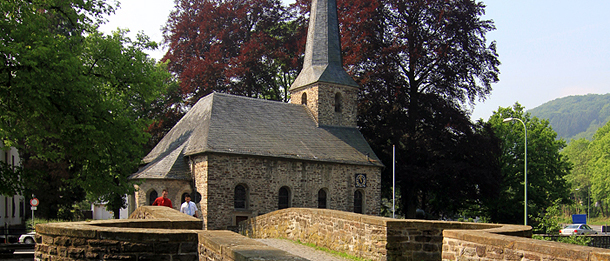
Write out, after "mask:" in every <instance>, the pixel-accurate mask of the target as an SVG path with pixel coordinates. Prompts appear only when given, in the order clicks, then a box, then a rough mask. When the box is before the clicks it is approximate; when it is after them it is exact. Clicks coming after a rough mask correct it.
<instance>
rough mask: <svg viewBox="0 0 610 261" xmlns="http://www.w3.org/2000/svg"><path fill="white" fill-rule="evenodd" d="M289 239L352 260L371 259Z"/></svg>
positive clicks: (362, 260)
mask: <svg viewBox="0 0 610 261" xmlns="http://www.w3.org/2000/svg"><path fill="white" fill-rule="evenodd" d="M286 240H289V239H286ZM289 241H291V242H293V243H297V244H300V245H304V246H308V247H311V248H313V249H315V250H320V251H324V252H326V253H329V254H331V255H334V256H338V257H342V258H346V259H350V260H355V261H369V260H370V259H364V258H361V257H357V256H352V255H350V254H347V253H343V252H339V251H335V250H331V249H328V248H325V247H321V246H317V245H315V244H313V243H305V242H301V241H300V240H297V241H293V240H289Z"/></svg>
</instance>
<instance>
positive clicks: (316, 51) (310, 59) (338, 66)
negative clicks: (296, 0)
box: [290, 0, 359, 90]
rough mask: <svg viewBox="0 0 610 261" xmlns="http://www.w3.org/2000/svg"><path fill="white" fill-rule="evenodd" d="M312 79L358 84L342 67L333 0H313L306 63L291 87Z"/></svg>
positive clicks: (354, 85) (335, 7)
mask: <svg viewBox="0 0 610 261" xmlns="http://www.w3.org/2000/svg"><path fill="white" fill-rule="evenodd" d="M315 82H325V83H335V84H341V85H346V86H353V87H359V86H358V84H357V83H356V82H355V81H354V79H352V77H351V76H349V75H348V74H347V72H345V70H344V69H343V59H342V57H341V38H340V36H339V21H338V19H337V1H336V0H312V3H311V12H310V15H309V28H308V31H307V43H306V44H305V62H304V63H303V69H302V70H301V73H299V76H298V77H297V79H296V80H295V81H294V83H293V84H292V86H291V87H290V90H294V89H298V88H300V87H303V86H306V85H309V84H312V83H315Z"/></svg>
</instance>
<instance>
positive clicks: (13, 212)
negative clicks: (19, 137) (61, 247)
mask: <svg viewBox="0 0 610 261" xmlns="http://www.w3.org/2000/svg"><path fill="white" fill-rule="evenodd" d="M0 149H1V150H0V153H1V154H0V164H8V165H9V166H10V167H18V166H21V160H20V159H19V153H18V152H17V149H15V148H12V147H11V148H9V149H7V150H4V144H2V143H0ZM25 201H26V200H25V197H23V195H13V196H7V195H0V224H1V225H2V227H4V226H8V227H12V226H16V225H23V224H25V218H24V215H25V213H26V212H25V211H26V206H27V207H28V208H27V210H30V208H29V205H30V204H29V202H25Z"/></svg>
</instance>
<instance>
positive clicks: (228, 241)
mask: <svg viewBox="0 0 610 261" xmlns="http://www.w3.org/2000/svg"><path fill="white" fill-rule="evenodd" d="M199 244H200V245H203V246H204V247H206V248H207V249H209V250H211V251H213V252H216V253H218V254H220V255H222V256H223V257H228V258H229V259H230V260H257V261H264V260H294V261H299V260H303V261H304V260H307V259H304V258H301V257H298V256H295V255H292V254H290V253H288V252H285V251H283V250H279V249H277V248H274V247H270V246H268V245H266V244H264V243H261V242H258V241H256V240H253V239H250V238H247V237H245V236H242V235H239V234H237V233H234V232H232V231H226V230H206V231H202V232H199Z"/></svg>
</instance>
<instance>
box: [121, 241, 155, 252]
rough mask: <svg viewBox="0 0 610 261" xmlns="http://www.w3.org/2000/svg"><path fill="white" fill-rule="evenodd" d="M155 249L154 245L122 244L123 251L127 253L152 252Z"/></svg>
mask: <svg viewBox="0 0 610 261" xmlns="http://www.w3.org/2000/svg"><path fill="white" fill-rule="evenodd" d="M153 249H154V248H153V244H144V243H134V242H121V251H122V252H125V253H132V252H151V251H153Z"/></svg>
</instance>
